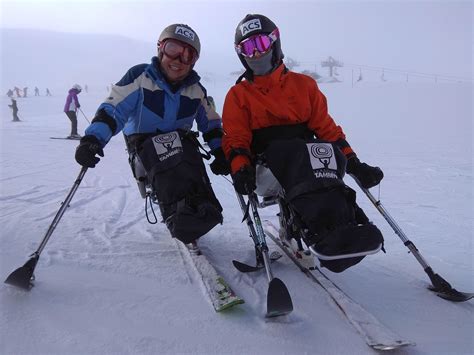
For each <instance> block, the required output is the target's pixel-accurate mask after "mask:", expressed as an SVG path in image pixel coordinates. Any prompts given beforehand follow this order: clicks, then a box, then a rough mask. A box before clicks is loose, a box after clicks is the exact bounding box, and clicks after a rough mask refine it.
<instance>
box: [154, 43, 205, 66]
mask: <svg viewBox="0 0 474 355" xmlns="http://www.w3.org/2000/svg"><path fill="white" fill-rule="evenodd" d="M158 46H159V47H160V49H161V50H162V51H163V53H164V54H166V56H167V57H169V58H171V59H173V60H175V59H177V58H179V60H180V61H181V63H183V64H185V65H190V64H194V63H196V61H197V60H198V58H199V55H198V54H197V52H196V50H195V49H194V48H193V47H191V46H189V45H187V44H185V43H183V42H181V41H177V40H173V39H166V40H164V41H163V42H159V43H158Z"/></svg>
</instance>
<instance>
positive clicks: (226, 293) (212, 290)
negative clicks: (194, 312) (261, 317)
mask: <svg viewBox="0 0 474 355" xmlns="http://www.w3.org/2000/svg"><path fill="white" fill-rule="evenodd" d="M176 244H177V245H178V248H179V249H180V252H181V255H182V257H183V260H184V261H185V263H188V264H190V265H192V268H193V269H194V271H195V272H196V273H197V275H198V276H199V277H198V280H199V282H200V283H201V285H202V287H203V289H204V291H205V295H206V296H207V297H208V299H209V301H210V302H211V304H212V306H213V307H214V309H215V311H216V312H221V311H224V310H226V309H229V308H231V307H233V306H235V305H238V304H242V303H244V302H245V301H244V300H243V299H242V298H240V297H238V296H237V295H236V294H235V293H234V291H233V290H232V289H231V287H230V286H229V284H228V283H227V282H226V281H225V280H224V278H223V277H222V276H221V275H219V274H218V272H217V271H216V269H215V268H214V266H212V264H211V263H210V262H209V260H208V259H207V257H206V256H205V255H204V254H203V253H201V250H200V249H199V246H198V245H197V244H195V243H193V244H187V245H185V244H183V243H181V242H180V241H178V240H176Z"/></svg>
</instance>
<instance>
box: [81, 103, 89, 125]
mask: <svg viewBox="0 0 474 355" xmlns="http://www.w3.org/2000/svg"><path fill="white" fill-rule="evenodd" d="M79 111H81V113H82V115H83V116H84V118H85V119H86V121H87V123H89V124H90V121H89V120H88V119H87V117H86V115H85V114H84V112H82V110H81V108H80V107H79Z"/></svg>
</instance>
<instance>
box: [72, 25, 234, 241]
mask: <svg viewBox="0 0 474 355" xmlns="http://www.w3.org/2000/svg"><path fill="white" fill-rule="evenodd" d="M157 49H158V53H157V56H155V57H153V58H152V60H151V63H149V64H139V65H136V66H134V67H132V68H130V69H129V70H128V71H127V72H126V74H125V75H124V76H123V78H122V79H121V80H120V81H119V82H118V83H117V84H115V85H112V88H111V90H110V94H109V96H108V97H107V98H106V99H105V101H104V102H103V103H102V104H101V105H100V106H99V108H98V110H97V112H96V114H95V117H94V118H93V120H92V122H91V124H90V125H89V127H87V129H86V130H85V135H84V137H83V138H82V139H81V141H80V144H79V146H78V147H77V149H76V154H75V158H76V161H77V162H78V163H79V164H80V165H82V166H84V167H88V168H93V167H95V165H96V164H97V163H98V162H99V160H100V158H99V157H98V156H101V157H103V156H104V152H103V148H104V147H105V146H106V144H107V143H108V142H109V141H110V139H111V138H112V136H114V135H116V134H118V133H119V132H123V134H124V136H125V140H126V144H127V150H128V153H129V162H130V164H131V167H132V171H133V173H134V176H135V178H136V179H137V182H139V188H140V186H141V188H140V192H141V193H142V196H143V197H145V198H147V197H150V198H151V199H152V201H153V202H156V203H157V204H158V205H159V206H160V210H161V214H162V217H163V220H164V222H165V223H166V225H167V227H168V229H169V230H170V232H171V234H172V236H173V237H176V238H178V239H179V240H181V241H183V242H184V243H190V242H193V241H194V240H196V239H197V238H199V237H200V236H202V235H204V234H205V233H207V231H208V230H210V229H211V228H212V227H214V226H215V225H216V224H217V223H221V222H222V214H221V212H222V207H221V206H220V204H219V202H218V200H217V198H216V197H215V195H214V193H213V191H212V188H211V185H210V182H209V178H208V176H207V173H206V170H205V167H204V164H203V160H202V156H203V154H201V152H200V151H199V148H200V144H199V142H198V140H197V138H196V134H195V132H193V131H192V130H191V129H192V128H193V125H194V124H196V126H197V129H198V130H199V131H200V132H201V133H202V135H203V139H204V141H205V142H206V143H207V144H208V146H209V148H210V150H211V154H212V155H213V156H214V160H213V162H212V163H211V164H210V167H211V170H212V172H213V173H214V174H216V175H218V174H222V175H227V174H228V173H229V172H230V170H229V164H228V162H227V161H226V159H225V156H224V153H223V151H222V148H221V138H222V135H223V131H222V123H221V118H220V116H219V115H218V114H217V113H216V111H215V110H214V108H213V107H212V103H211V102H210V100H209V99H208V96H207V93H206V89H205V88H204V87H203V86H202V84H201V83H200V77H199V75H198V74H197V73H196V72H195V71H194V70H193V67H194V65H195V63H196V61H197V60H198V58H199V55H200V50H201V45H200V40H199V37H198V35H197V34H196V32H195V31H194V30H193V29H192V28H191V27H189V26H188V25H184V24H172V25H170V26H168V27H166V28H165V29H164V30H163V32H162V33H161V35H160V36H159V39H158V43H157ZM201 148H202V147H201ZM97 155H98V156H97ZM140 182H141V183H142V184H140ZM143 182H145V184H143ZM144 185H145V186H144Z"/></svg>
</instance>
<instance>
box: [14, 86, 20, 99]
mask: <svg viewBox="0 0 474 355" xmlns="http://www.w3.org/2000/svg"><path fill="white" fill-rule="evenodd" d="M13 90H14V91H15V94H16V97H21V92H20V88H19V87H16V86H15V87H14V88H13Z"/></svg>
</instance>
